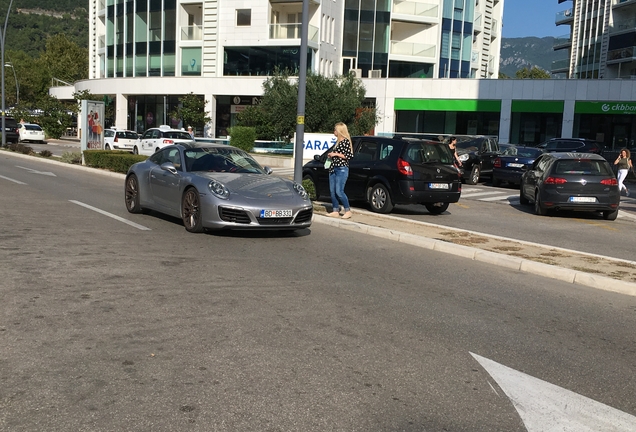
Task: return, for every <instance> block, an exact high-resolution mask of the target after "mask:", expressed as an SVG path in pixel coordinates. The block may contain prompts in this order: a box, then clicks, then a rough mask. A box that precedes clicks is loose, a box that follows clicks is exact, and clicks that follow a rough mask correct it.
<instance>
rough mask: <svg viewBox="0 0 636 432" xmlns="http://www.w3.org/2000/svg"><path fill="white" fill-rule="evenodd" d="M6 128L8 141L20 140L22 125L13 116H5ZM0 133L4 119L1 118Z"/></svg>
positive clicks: (15, 141)
mask: <svg viewBox="0 0 636 432" xmlns="http://www.w3.org/2000/svg"><path fill="white" fill-rule="evenodd" d="M4 126H5V128H6V132H5V136H6V140H7V142H8V143H17V142H18V141H19V140H20V126H18V122H16V121H15V119H14V118H12V117H5V118H4ZM0 133H2V120H0Z"/></svg>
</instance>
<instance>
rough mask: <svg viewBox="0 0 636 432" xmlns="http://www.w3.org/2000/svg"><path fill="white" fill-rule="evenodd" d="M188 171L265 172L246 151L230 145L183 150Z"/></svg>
mask: <svg viewBox="0 0 636 432" xmlns="http://www.w3.org/2000/svg"><path fill="white" fill-rule="evenodd" d="M185 161H186V167H187V169H188V171H211V172H235V173H253V174H266V173H265V170H264V169H263V168H262V167H261V166H260V164H259V163H258V162H257V161H256V160H254V158H252V156H250V155H249V154H248V153H246V152H244V151H242V150H239V149H236V148H232V147H201V148H193V149H189V150H186V151H185Z"/></svg>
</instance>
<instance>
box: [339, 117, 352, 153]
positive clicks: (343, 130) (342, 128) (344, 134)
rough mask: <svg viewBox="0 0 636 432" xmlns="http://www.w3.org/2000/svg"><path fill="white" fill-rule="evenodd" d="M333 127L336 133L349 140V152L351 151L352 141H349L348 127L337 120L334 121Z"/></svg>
mask: <svg viewBox="0 0 636 432" xmlns="http://www.w3.org/2000/svg"><path fill="white" fill-rule="evenodd" d="M335 129H336V132H338V135H340V136H342V137H345V138H346V139H348V140H349V147H351V153H353V143H352V142H351V136H350V135H349V129H347V125H346V124H344V123H342V122H338V123H336V127H335Z"/></svg>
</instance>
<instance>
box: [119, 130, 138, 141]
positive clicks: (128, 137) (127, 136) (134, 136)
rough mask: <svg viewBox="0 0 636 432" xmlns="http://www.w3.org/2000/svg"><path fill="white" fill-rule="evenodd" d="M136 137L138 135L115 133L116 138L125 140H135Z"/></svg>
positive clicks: (133, 133) (127, 132)
mask: <svg viewBox="0 0 636 432" xmlns="http://www.w3.org/2000/svg"><path fill="white" fill-rule="evenodd" d="M137 137H138V135H137V134H136V133H135V132H129V131H126V132H117V138H125V139H132V140H136V139H137Z"/></svg>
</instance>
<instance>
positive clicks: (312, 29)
mask: <svg viewBox="0 0 636 432" xmlns="http://www.w3.org/2000/svg"><path fill="white" fill-rule="evenodd" d="M301 26H302V24H300V23H294V24H270V25H269V38H270V39H300V31H301ZM307 40H308V41H310V42H315V43H318V27H316V26H313V25H311V24H309V26H308V28H307Z"/></svg>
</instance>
